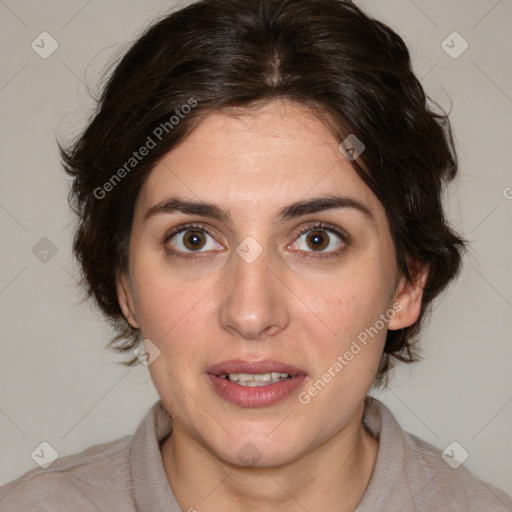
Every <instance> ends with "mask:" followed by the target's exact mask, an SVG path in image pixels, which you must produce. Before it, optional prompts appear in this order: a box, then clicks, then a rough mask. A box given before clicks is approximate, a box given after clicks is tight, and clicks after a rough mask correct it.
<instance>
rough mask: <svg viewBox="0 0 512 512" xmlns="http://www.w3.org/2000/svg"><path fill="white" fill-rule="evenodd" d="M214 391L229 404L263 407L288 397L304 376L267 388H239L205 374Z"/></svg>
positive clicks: (285, 380)
mask: <svg viewBox="0 0 512 512" xmlns="http://www.w3.org/2000/svg"><path fill="white" fill-rule="evenodd" d="M207 375H208V377H209V379H210V382H211V383H212V384H213V388H214V389H215V391H216V392H217V393H218V394H219V395H220V396H221V397H222V398H224V399H226V400H228V401H229V402H231V403H233V404H236V405H242V406H243V407H264V406H265V405H272V404H275V403H276V402H279V400H283V399H284V398H286V397H287V396H290V395H291V394H292V393H293V392H294V391H295V390H296V389H297V388H298V387H299V386H300V385H301V383H302V382H303V381H304V378H305V377H306V376H305V375H296V376H295V377H292V378H291V379H284V380H282V381H280V382H275V383H274V384H268V385H267V386H240V385H239V384H233V382H231V381H229V380H228V379H223V378H222V377H218V376H217V375H212V374H210V373H209V374H207Z"/></svg>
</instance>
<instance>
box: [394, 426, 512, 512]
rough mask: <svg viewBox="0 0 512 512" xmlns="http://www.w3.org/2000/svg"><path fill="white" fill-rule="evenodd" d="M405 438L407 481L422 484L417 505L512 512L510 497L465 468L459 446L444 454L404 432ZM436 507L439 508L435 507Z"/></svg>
mask: <svg viewBox="0 0 512 512" xmlns="http://www.w3.org/2000/svg"><path fill="white" fill-rule="evenodd" d="M403 438H404V446H405V461H404V462H405V464H406V471H407V474H408V478H409V481H410V483H411V485H412V486H416V487H418V483H421V486H422V487H421V489H417V490H418V492H419V495H418V502H419V503H421V504H424V506H425V507H427V508H426V509H425V510H427V509H428V510H443V511H453V512H458V511H461V512H462V511H464V512H473V511H475V512H476V511H479V512H480V511H482V510H485V511H486V512H505V511H512V498H511V497H510V496H508V495H507V494H505V493H504V492H503V491H501V490H500V489H498V488H496V487H494V486H493V485H491V484H489V483H486V482H483V481H482V480H480V479H478V478H477V477H476V476H474V475H473V474H472V473H471V472H470V471H469V470H468V469H467V468H466V467H465V465H464V464H463V462H464V459H465V457H466V452H465V451H463V450H464V448H462V447H461V446H460V445H459V444H456V443H452V444H451V445H450V446H448V448H447V449H446V450H445V451H444V452H442V451H441V450H440V449H439V448H436V447H435V446H433V445H431V444H430V443H427V442H426V441H423V440H422V439H420V438H418V437H416V436H415V435H413V434H410V433H408V432H403ZM433 505H437V506H438V507H439V508H432V506H433ZM420 510H422V508H420Z"/></svg>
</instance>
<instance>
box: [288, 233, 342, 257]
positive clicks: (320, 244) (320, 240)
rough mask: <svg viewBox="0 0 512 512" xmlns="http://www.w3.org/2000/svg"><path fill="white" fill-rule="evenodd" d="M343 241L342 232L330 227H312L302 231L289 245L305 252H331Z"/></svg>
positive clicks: (340, 245)
mask: <svg viewBox="0 0 512 512" xmlns="http://www.w3.org/2000/svg"><path fill="white" fill-rule="evenodd" d="M344 242H345V240H344V238H343V236H342V234H341V233H338V232H337V231H335V230H334V229H332V228H312V229H308V230H307V231H303V232H302V233H301V235H300V236H299V238H298V239H297V240H296V241H295V242H293V244H292V245H291V247H292V248H293V249H296V250H299V251H305V252H311V250H312V252H333V251H335V250H336V249H338V248H340V247H342V246H343V245H344Z"/></svg>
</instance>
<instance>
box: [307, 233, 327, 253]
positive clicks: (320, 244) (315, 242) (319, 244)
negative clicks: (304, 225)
mask: <svg viewBox="0 0 512 512" xmlns="http://www.w3.org/2000/svg"><path fill="white" fill-rule="evenodd" d="M306 243H307V244H308V246H309V247H310V248H311V249H314V250H315V251H323V250H324V249H325V248H326V247H327V246H328V245H329V235H328V234H327V233H326V232H325V231H310V232H309V234H308V236H307V237H306Z"/></svg>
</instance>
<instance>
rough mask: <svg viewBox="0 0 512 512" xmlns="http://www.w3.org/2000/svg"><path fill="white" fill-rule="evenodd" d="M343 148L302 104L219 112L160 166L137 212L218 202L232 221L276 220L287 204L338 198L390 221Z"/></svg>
mask: <svg viewBox="0 0 512 512" xmlns="http://www.w3.org/2000/svg"><path fill="white" fill-rule="evenodd" d="M338 146H339V141H338V140H337V139H336V137H335V136H334V135H333V134H332V133H331V132H330V131H329V129H328V128H327V127H326V125H325V124H324V123H323V122H322V121H321V120H320V119H319V118H318V117H317V116H315V115H314V114H313V113H312V112H311V111H310V110H309V109H308V108H307V107H306V106H304V105H299V104H296V103H292V102H288V101H278V102H273V103H270V104H268V105H266V106H265V107H263V108H261V109H259V110H243V109H239V110H236V111H230V112H221V111H217V112H214V113H211V114H209V115H208V116H206V117H205V118H204V119H203V120H202V121H201V123H199V125H198V126H197V127H196V128H195V129H194V130H193V131H192V132H191V133H190V134H189V136H188V137H187V138H186V139H185V140H184V141H183V142H182V143H181V144H179V145H178V146H177V147H176V148H174V149H173V150H171V151H170V152H169V153H168V154H167V155H166V156H165V157H164V158H163V159H161V160H160V161H159V163H158V164H157V165H156V166H155V168H154V169H153V170H152V171H151V173H150V175H149V176H148V178H147V180H146V181H145V183H144V186H143V188H142V190H141V192H140V194H139V198H138V201H137V208H139V209H140V210H145V209H147V208H149V207H151V206H154V205H155V204H157V203H159V202H162V201H164V200H166V198H168V197H170V196H173V197H180V198H182V199H188V200H194V201H207V202H209V203H216V204H219V205H222V206H223V207H224V208H226V209H228V210H229V211H232V212H233V216H234V215H235V214H236V213H237V212H238V213H239V214H243V213H245V214H247V211H248V210H250V211H252V212H255V211H257V212H258V213H260V214H261V216H263V217H265V216H266V215H268V216H269V217H271V216H272V215H273V214H275V212H277V211H280V210H281V209H282V206H283V205H285V204H290V203H293V202H297V201H299V200H306V199H308V198H310V197H322V196H326V195H333V194H335V195H343V196H346V197H351V198H353V199H355V200H358V201H360V202H362V203H363V204H365V205H366V206H368V208H369V209H370V210H371V211H372V213H373V214H374V216H375V217H376V218H380V217H385V215H384V210H383V208H382V205H381V204H380V202H379V201H378V199H377V198H376V197H375V195H374V194H373V193H372V192H371V190H370V189H369V188H368V187H367V185H366V184H365V183H364V182H363V181H362V180H361V178H360V177H359V176H358V175H357V173H356V172H355V170H354V169H353V168H352V165H351V164H350V162H349V161H348V159H347V158H346V157H345V156H344V154H342V153H341V152H340V150H339V149H338ZM141 213H143V212H142V211H141Z"/></svg>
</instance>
